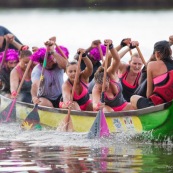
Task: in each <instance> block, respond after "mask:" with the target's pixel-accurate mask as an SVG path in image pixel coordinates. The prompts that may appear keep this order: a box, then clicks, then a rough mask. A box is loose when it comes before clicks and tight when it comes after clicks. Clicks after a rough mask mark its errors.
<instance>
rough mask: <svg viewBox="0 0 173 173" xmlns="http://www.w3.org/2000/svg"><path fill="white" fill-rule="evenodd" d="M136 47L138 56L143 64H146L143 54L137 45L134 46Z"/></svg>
mask: <svg viewBox="0 0 173 173" xmlns="http://www.w3.org/2000/svg"><path fill="white" fill-rule="evenodd" d="M136 49H137V51H138V53H139V56H140V58H141V59H142V62H143V64H144V65H145V66H146V65H147V63H146V61H145V59H144V57H143V55H142V53H141V50H140V49H139V47H138V46H136Z"/></svg>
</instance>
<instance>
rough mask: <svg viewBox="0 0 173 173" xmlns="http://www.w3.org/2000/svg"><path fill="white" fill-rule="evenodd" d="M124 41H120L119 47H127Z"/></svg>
mask: <svg viewBox="0 0 173 173" xmlns="http://www.w3.org/2000/svg"><path fill="white" fill-rule="evenodd" d="M124 40H125V39H123V40H122V41H121V43H120V45H121V47H124V46H127V44H126V43H124Z"/></svg>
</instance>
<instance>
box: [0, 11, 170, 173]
mask: <svg viewBox="0 0 173 173" xmlns="http://www.w3.org/2000/svg"><path fill="white" fill-rule="evenodd" d="M172 19H173V11H171V10H170V11H169V10H161V11H148V10H133V11H130V10H129V11H125V10H124V11H117V10H114V11H113V10H107V11H104V10H102V11H101V10H95V9H94V8H88V9H85V10H84V9H83V10H82V9H81V10H79V9H76V10H69V9H64V10H58V9H30V10H28V9H21V10H17V9H12V10H9V9H1V10H0V25H3V26H6V27H7V28H8V29H9V30H11V31H12V32H13V33H14V34H15V35H16V36H17V37H18V38H19V39H20V40H21V41H22V42H23V43H24V44H27V45H29V47H30V48H31V47H32V46H38V47H41V46H44V42H45V41H46V40H47V39H48V38H50V37H51V36H56V37H57V44H59V45H64V46H66V47H68V49H69V51H70V59H73V55H74V54H75V53H76V50H77V49H78V48H79V47H82V48H87V47H88V46H89V45H90V43H91V42H92V40H94V39H100V40H101V41H102V42H103V40H104V39H105V38H110V39H112V40H113V42H114V45H118V44H119V43H120V41H121V40H122V39H123V38H126V37H131V38H132V40H137V41H139V43H140V49H141V52H142V53H143V55H144V57H145V59H146V60H147V59H148V58H149V57H150V55H151V53H152V51H153V44H154V43H155V42H156V41H159V40H163V39H165V40H167V39H168V37H169V36H170V35H173V23H172ZM133 51H134V50H133ZM128 58H129V55H126V56H125V58H124V61H128ZM172 158H173V144H172V143H171V142H168V143H162V144H161V143H153V142H151V141H141V140H138V139H136V140H134V138H131V136H130V135H129V134H121V133H119V134H112V135H111V136H110V137H109V138H102V139H92V140H91V139H90V140H89V139H87V132H86V133H75V132H74V133H60V132H57V131H55V130H52V129H47V128H43V130H42V131H23V130H21V129H20V126H19V122H16V123H10V124H4V123H2V124H0V172H22V173H28V172H29V173H36V172H42V173H49V172H50V173H51V172H68V173H78V172H93V173H96V172H128V173H133V172H135V173H136V172H173V166H172V165H173V160H172Z"/></svg>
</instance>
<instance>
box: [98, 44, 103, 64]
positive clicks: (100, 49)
mask: <svg viewBox="0 0 173 173" xmlns="http://www.w3.org/2000/svg"><path fill="white" fill-rule="evenodd" d="M98 49H99V53H100V57H101V60H102V62H103V52H102V48H101V45H100V44H99V45H98Z"/></svg>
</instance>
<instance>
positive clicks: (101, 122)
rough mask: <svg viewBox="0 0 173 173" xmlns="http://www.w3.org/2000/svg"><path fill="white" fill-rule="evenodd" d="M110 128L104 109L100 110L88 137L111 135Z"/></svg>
mask: <svg viewBox="0 0 173 173" xmlns="http://www.w3.org/2000/svg"><path fill="white" fill-rule="evenodd" d="M109 134H110V133H109V128H108V125H107V122H106V118H105V115H104V113H103V111H102V110H100V111H99V112H98V114H97V116H96V119H95V121H94V123H93V125H92V127H91V129H90V131H89V133H88V138H89V139H93V138H100V137H103V136H109Z"/></svg>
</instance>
